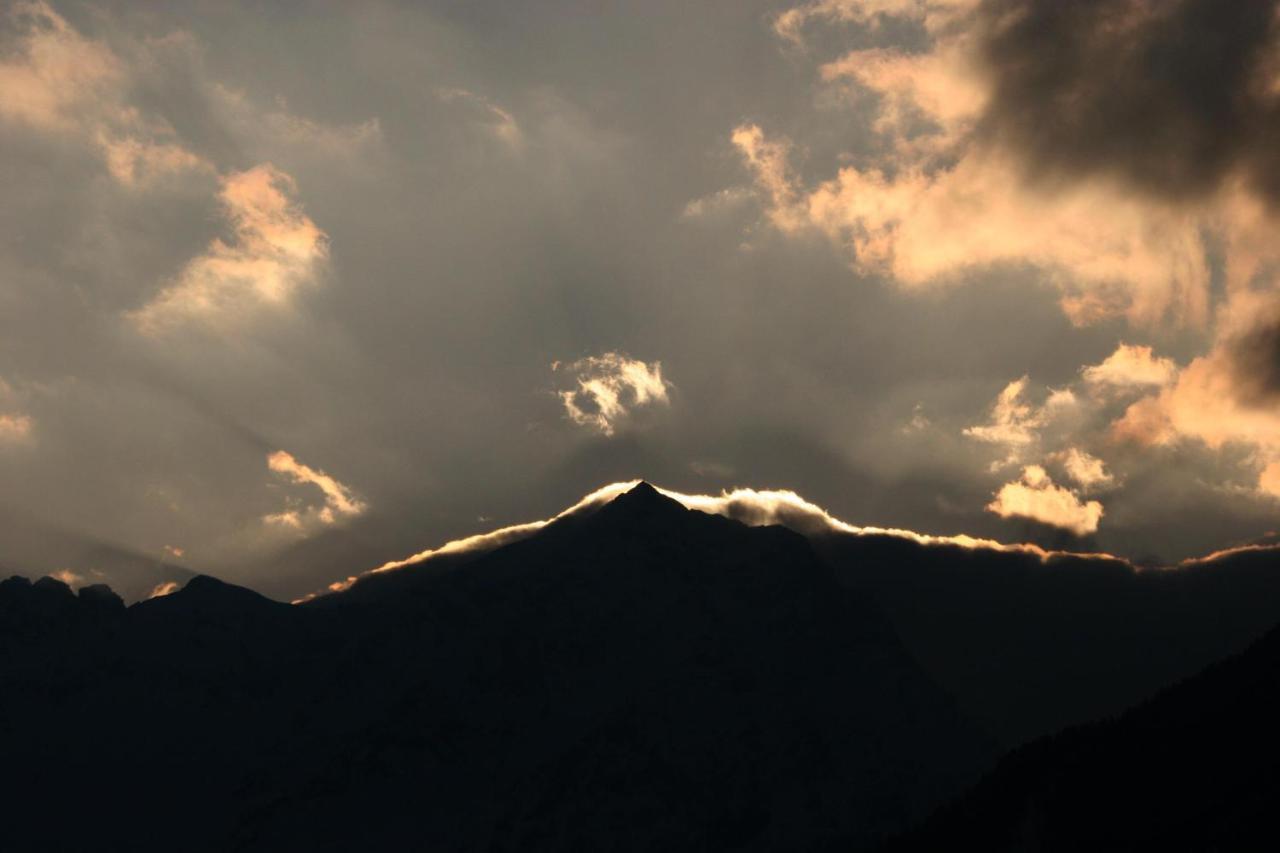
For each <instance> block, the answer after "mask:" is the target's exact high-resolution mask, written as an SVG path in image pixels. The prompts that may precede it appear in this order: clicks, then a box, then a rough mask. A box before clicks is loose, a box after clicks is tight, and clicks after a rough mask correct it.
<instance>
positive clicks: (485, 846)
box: [0, 485, 991, 851]
mask: <svg viewBox="0 0 1280 853" xmlns="http://www.w3.org/2000/svg"><path fill="white" fill-rule="evenodd" d="M406 572H408V573H414V574H401V575H400V579H399V580H398V581H397V583H395V584H392V585H388V586H382V585H380V584H379V583H377V582H370V583H368V584H361V585H357V586H356V587H355V588H353V589H352V590H351V591H350V593H348V594H345V595H338V596H331V597H329V598H326V599H324V600H322V601H319V602H316V603H314V604H312V605H310V606H306V607H291V606H287V605H280V604H277V603H275V602H271V601H268V600H266V599H263V598H261V597H259V596H256V595H255V594H253V593H251V592H248V591H247V590H242V589H238V588H235V587H229V586H227V585H224V584H220V583H218V582H217V581H213V580H211V579H203V578H202V579H197V580H195V581H192V582H191V583H190V584H189V585H188V586H187V587H186V588H185V589H183V590H182V591H180V592H178V593H175V594H174V595H171V596H168V597H166V598H161V599H154V600H152V601H149V602H144V603H142V604H139V605H135V606H134V607H132V608H129V609H127V610H126V609H125V608H123V607H122V606H121V605H120V603H119V601H118V600H116V599H113V598H111V597H110V596H109V595H108V594H106V593H105V592H103V591H102V590H95V591H93V592H87V591H82V593H81V594H80V596H79V597H75V596H73V595H71V593H70V592H69V591H68V590H67V589H66V588H65V587H60V586H59V585H58V584H56V583H55V582H41V583H38V584H37V585H36V586H34V587H32V586H29V585H25V583H23V582H17V581H14V582H7V583H6V585H5V586H4V587H3V588H0V644H2V648H3V652H4V653H3V655H0V776H3V779H2V781H3V787H4V789H5V790H6V791H8V792H11V793H9V794H8V795H7V796H8V799H7V800H6V802H5V806H6V809H5V814H6V817H5V826H4V827H3V831H4V833H5V849H6V850H25V849H39V850H57V849H121V850H123V849H128V850H138V849H184V850H197V849H217V850H225V849H244V850H295V849H298V850H300V849H307V850H351V849H363V850H383V849H405V848H408V849H429V850H494V851H497V850H512V851H516V850H657V849H662V850H709V849H741V850H776V849H795V850H803V849H821V848H823V847H825V846H827V845H828V843H830V842H832V841H833V840H835V839H840V840H842V841H848V842H850V843H849V844H846V845H845V846H844V848H843V849H851V848H852V849H857V848H858V847H866V846H867V845H869V844H872V843H874V842H875V841H876V839H878V838H880V837H881V836H882V835H883V834H884V833H886V832H889V831H894V830H901V829H903V828H904V827H906V826H907V825H909V824H910V823H911V822H912V821H913V820H915V819H917V818H919V817H920V816H922V815H923V814H925V813H926V812H927V810H928V809H929V808H930V807H931V806H933V805H935V804H936V803H938V802H940V801H942V799H943V798H945V797H946V796H948V795H950V794H952V793H954V792H955V791H957V790H959V789H960V787H961V786H962V785H964V784H966V783H967V782H969V781H971V779H972V778H973V777H975V776H976V774H977V773H978V771H979V770H980V769H981V767H982V766H984V764H986V763H987V762H988V760H989V758H990V755H991V753H990V750H989V748H988V746H987V743H986V741H985V739H984V738H983V737H982V736H981V735H979V734H978V733H977V731H976V729H975V728H974V727H972V726H971V725H969V724H968V723H967V722H966V721H965V720H964V719H963V718H962V717H961V715H960V714H958V713H957V712H956V711H955V710H954V708H953V705H952V704H951V702H950V701H949V700H948V698H947V697H946V696H945V695H944V694H943V693H942V692H941V691H940V690H938V689H937V688H936V687H935V686H934V685H933V684H932V682H930V681H929V680H928V678H927V677H925V676H924V675H923V674H922V673H921V671H920V670H919V669H918V668H917V666H916V665H915V663H914V662H913V660H912V659H911V658H910V656H909V655H908V654H907V653H906V652H905V651H904V649H903V647H902V646H901V645H900V643H899V642H898V641H897V639H896V637H895V635H894V633H893V631H892V630H891V628H890V627H889V625H888V623H887V622H886V621H885V619H884V618H883V617H882V615H881V613H880V612H879V610H878V609H877V608H876V607H875V606H874V605H873V604H872V603H871V602H870V600H869V599H867V598H866V597H864V596H860V595H858V594H855V593H853V592H851V591H849V590H848V589H846V588H844V587H842V586H841V585H839V584H838V583H837V582H836V581H835V580H834V578H833V577H832V576H831V575H830V574H829V572H828V571H827V570H826V569H825V568H824V567H823V566H822V565H821V564H820V563H819V562H818V561H817V559H816V558H815V556H814V554H813V552H812V549H811V548H810V547H809V545H808V543H807V542H806V541H805V540H804V539H803V538H802V537H800V536H798V535H796V534H794V533H790V532H788V531H786V530H783V529H781V528H756V529H751V528H747V527H744V526H742V525H740V524H738V523H736V522H732V521H728V520H726V519H722V518H718V517H713V516H708V515H704V514H701V513H696V512H690V511H688V510H685V509H684V508H683V507H680V506H679V505H678V504H676V503H674V502H673V501H670V500H668V499H666V498H664V497H662V496H660V495H659V494H658V493H657V492H656V491H654V490H653V489H651V488H649V487H647V486H644V485H642V486H640V487H637V488H636V489H635V490H633V491H632V492H630V493H628V494H627V495H624V496H623V497H621V498H619V499H617V500H616V501H614V502H613V503H611V504H608V505H607V506H605V507H603V508H602V509H600V510H599V511H597V512H595V513H593V514H591V515H589V516H586V517H577V518H569V519H565V520H563V521H561V522H557V523H555V524H552V525H550V526H549V527H548V528H546V529H544V530H543V531H542V532H540V533H539V534H537V535H536V536H533V537H531V538H529V539H526V540H524V541H521V542H517V543H514V544H512V545H508V546H506V547H504V548H500V549H498V550H496V551H493V552H490V553H487V554H484V555H480V556H475V557H472V558H470V559H467V560H460V561H453V562H450V563H437V564H436V565H434V566H432V565H431V564H427V565H426V566H423V567H420V568H419V569H417V570H415V569H409V570H406ZM405 579H409V580H405Z"/></svg>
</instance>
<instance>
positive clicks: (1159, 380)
mask: <svg viewBox="0 0 1280 853" xmlns="http://www.w3.org/2000/svg"><path fill="white" fill-rule="evenodd" d="M1080 375H1081V376H1083V377H1084V381H1085V382H1088V383H1089V384H1091V385H1099V386H1111V387H1113V388H1117V389H1124V390H1128V389H1144V388H1151V387H1157V388H1159V387H1163V386H1165V385H1168V384H1169V383H1170V382H1172V381H1173V380H1174V379H1175V378H1176V377H1177V375H1178V366H1177V365H1176V364H1175V363H1174V361H1173V359H1171V358H1157V357H1156V356H1155V355H1154V354H1153V352H1152V349H1151V347H1149V346H1131V345H1129V344H1124V343H1122V344H1120V346H1118V347H1117V348H1116V351H1115V352H1113V353H1112V354H1111V355H1109V356H1107V357H1106V358H1105V359H1104V360H1103V361H1102V362H1101V363H1100V364H1093V365H1089V366H1088V367H1084V368H1081V370H1080Z"/></svg>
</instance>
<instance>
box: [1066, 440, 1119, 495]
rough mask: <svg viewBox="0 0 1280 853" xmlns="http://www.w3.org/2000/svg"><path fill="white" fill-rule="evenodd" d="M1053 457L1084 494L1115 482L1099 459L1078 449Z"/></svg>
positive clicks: (1070, 448) (1069, 449)
mask: <svg viewBox="0 0 1280 853" xmlns="http://www.w3.org/2000/svg"><path fill="white" fill-rule="evenodd" d="M1055 457H1056V458H1057V459H1059V460H1061V462H1062V467H1063V468H1064V469H1066V472H1067V476H1069V477H1070V478H1071V479H1072V480H1074V481H1075V483H1076V484H1077V485H1078V486H1080V487H1081V488H1082V489H1084V490H1085V491H1086V492H1087V491H1090V490H1092V489H1094V488H1096V487H1099V486H1109V485H1111V484H1112V483H1114V482H1115V478H1114V477H1112V476H1111V474H1110V473H1109V472H1108V471H1107V466H1106V464H1105V463H1104V462H1103V461H1102V460H1101V459H1099V458H1098V457H1096V456H1093V455H1092V454H1090V453H1087V452H1086V451H1083V450H1081V449H1080V448H1078V447H1069V448H1067V449H1066V450H1065V451H1061V452H1059V453H1057V454H1055Z"/></svg>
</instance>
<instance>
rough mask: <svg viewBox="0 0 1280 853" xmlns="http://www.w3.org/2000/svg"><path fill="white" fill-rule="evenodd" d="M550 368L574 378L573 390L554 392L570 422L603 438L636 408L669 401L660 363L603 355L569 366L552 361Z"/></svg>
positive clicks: (619, 355)
mask: <svg viewBox="0 0 1280 853" xmlns="http://www.w3.org/2000/svg"><path fill="white" fill-rule="evenodd" d="M551 369H552V370H555V371H559V372H564V373H566V374H569V375H570V376H572V378H573V383H574V387H572V388H569V389H565V390H562V391H557V392H556V394H557V396H559V397H560V401H561V402H562V403H563V404H564V410H565V414H566V415H568V417H569V419H570V420H571V421H573V422H574V423H575V424H580V425H582V426H586V427H590V428H592V429H594V430H596V431H597V432H600V433H602V434H604V435H613V433H614V430H615V429H616V428H617V427H618V425H619V424H620V423H621V422H623V421H625V420H627V419H628V418H629V417H630V416H631V414H632V413H633V412H634V411H635V410H636V409H639V408H643V407H646V406H655V405H663V406H665V405H667V404H668V403H669V402H670V398H669V397H668V396H667V389H668V386H669V383H668V382H667V381H666V380H665V379H663V378H662V363H661V362H657V361H655V362H653V363H651V364H650V363H647V362H643V361H640V360H639V359H635V358H630V357H628V356H626V355H624V354H622V353H618V352H606V353H603V354H602V355H593V356H588V357H587V358H584V359H579V360H578V361H574V362H570V363H568V364H563V363H561V362H555V363H553V364H552V365H551Z"/></svg>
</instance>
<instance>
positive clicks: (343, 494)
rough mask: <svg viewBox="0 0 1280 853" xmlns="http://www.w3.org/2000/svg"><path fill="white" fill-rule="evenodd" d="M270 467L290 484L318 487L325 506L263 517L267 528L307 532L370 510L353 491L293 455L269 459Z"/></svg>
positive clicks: (274, 455) (296, 507)
mask: <svg viewBox="0 0 1280 853" xmlns="http://www.w3.org/2000/svg"><path fill="white" fill-rule="evenodd" d="M267 467H268V468H269V469H270V470H272V471H273V472H275V473H277V474H281V475H283V476H284V477H286V478H288V479H289V481H290V482H293V483H296V484H299V485H312V486H316V487H317V488H319V489H320V491H321V492H322V493H323V495H324V503H323V504H321V505H320V506H316V505H314V504H312V505H306V506H302V505H291V506H289V507H287V508H286V509H284V510H281V511H280V512H276V513H271V514H269V515H266V516H263V519H262V520H263V521H264V522H265V523H266V524H269V525H274V526H279V527H284V528H288V529H292V530H297V531H304V530H306V529H307V528H309V527H312V526H315V525H317V524H321V525H325V524H334V523H335V522H337V521H338V520H339V519H341V518H349V517H352V516H357V515H360V514H361V513H363V512H364V511H365V510H366V509H368V505H367V504H366V503H365V502H364V501H363V500H361V499H360V498H358V497H357V496H356V494H355V493H354V492H353V491H352V490H351V489H350V488H348V487H347V486H345V485H343V484H342V483H340V482H338V481H337V480H336V479H334V478H333V477H331V476H329V475H328V474H326V473H325V472H323V471H320V470H318V469H316V468H311V467H309V466H307V465H303V464H302V463H301V462H299V461H298V460H297V459H295V458H293V455H292V454H290V453H287V452H285V451H283V450H277V451H275V452H274V453H271V454H269V455H268V456H267Z"/></svg>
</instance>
